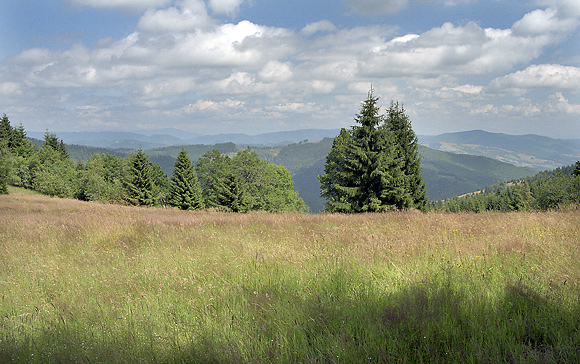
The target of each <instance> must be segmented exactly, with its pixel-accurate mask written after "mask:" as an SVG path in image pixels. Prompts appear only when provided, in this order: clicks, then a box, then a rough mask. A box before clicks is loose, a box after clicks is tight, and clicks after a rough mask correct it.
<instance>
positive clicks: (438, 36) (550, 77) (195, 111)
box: [0, 0, 580, 133]
mask: <svg viewBox="0 0 580 364" xmlns="http://www.w3.org/2000/svg"><path fill="white" fill-rule="evenodd" d="M70 1H71V3H74V4H75V5H80V6H88V7H95V8H117V9H123V10H131V11H140V12H141V15H140V18H139V20H138V22H137V26H136V28H135V29H134V31H133V32H132V33H130V34H128V35H126V36H125V37H123V38H121V39H111V38H105V39H102V40H100V41H99V42H97V43H96V44H95V45H94V46H91V47H89V46H87V45H84V44H77V45H75V46H73V47H71V48H69V49H66V50H53V49H49V48H43V47H38V48H33V49H28V50H25V51H23V52H21V53H20V54H18V55H15V56H13V57H10V58H9V59H7V60H6V61H5V63H4V64H3V65H2V67H3V68H2V72H1V73H0V95H1V96H2V98H3V101H4V102H5V104H10V105H12V110H11V111H12V112H16V113H18V114H19V115H22V118H23V119H24V118H25V117H27V116H29V117H32V116H33V115H34V112H33V111H32V106H29V105H28V104H29V100H30V99H34V100H35V102H36V103H38V104H39V105H36V106H35V107H36V108H37V109H40V110H43V112H44V113H45V115H46V118H45V119H44V120H46V121H48V122H50V123H53V124H52V125H54V126H55V128H58V127H67V128H68V126H65V125H67V124H66V123H71V122H72V121H73V120H75V121H78V120H81V121H82V120H85V121H87V120H89V119H90V120H93V121H95V125H110V123H114V124H115V125H123V123H126V122H128V120H139V123H138V124H137V125H140V126H141V127H155V126H161V125H162V123H163V122H164V118H171V121H172V122H173V123H174V125H175V126H177V127H183V128H190V129H195V130H196V131H199V132H215V131H217V130H222V129H223V128H227V129H228V130H231V129H232V128H234V129H235V130H236V131H242V132H243V131H247V130H248V128H251V130H252V131H255V132H261V131H270V130H272V129H273V128H278V129H297V128H300V127H305V126H306V127H322V128H335V127H340V126H345V125H348V124H349V123H351V122H352V115H354V113H355V112H356V111H357V110H358V105H359V102H360V101H361V98H364V96H366V90H368V88H369V87H370V84H371V83H373V85H374V88H375V89H376V90H377V91H378V92H379V93H381V94H382V95H383V97H384V99H386V100H385V102H388V101H389V100H390V99H391V98H396V99H398V100H399V101H401V102H404V103H405V105H406V108H407V109H408V110H412V111H410V112H411V114H412V115H411V117H412V119H414V120H416V122H417V123H419V125H420V131H423V132H425V133H429V132H430V131H431V130H435V129H434V128H433V127H432V125H434V123H437V125H439V126H440V127H443V128H444V127H445V126H448V127H449V128H451V127H452V126H451V125H452V124H451V122H452V121H454V122H456V118H458V117H460V116H463V117H465V115H475V116H477V118H476V119H473V120H474V122H476V121H477V122H481V120H483V119H482V118H483V117H484V116H486V115H487V116H489V117H490V118H492V119H493V120H497V119H498V118H500V117H502V116H505V117H508V116H510V115H511V116H513V115H514V114H515V113H517V112H520V113H521V115H524V116H534V117H536V116H537V117H541V116H542V115H545V114H546V113H552V116H554V115H556V116H558V115H563V117H564V116H565V115H569V114H574V115H576V114H577V113H578V106H577V105H576V104H578V103H580V102H579V101H577V100H578V97H579V95H578V94H579V93H580V82H579V81H580V68H578V67H575V66H570V65H563V64H558V63H551V62H538V63H536V62H537V61H538V59H539V58H541V57H542V56H543V55H544V54H545V52H546V49H548V48H550V47H554V45H556V44H559V43H561V42H565V41H567V40H569V39H570V36H571V34H574V32H575V31H577V29H578V27H579V19H580V5H578V2H576V1H571V0H570V1H562V2H549V3H546V4H545V7H544V8H541V9H536V10H533V11H530V12H528V13H526V14H524V15H523V16H522V17H521V18H520V19H519V20H517V21H515V22H514V23H513V25H512V26H511V27H509V28H504V29H499V28H491V27H485V26H484V25H482V24H480V23H479V22H475V21H468V22H464V23H461V24H454V23H451V22H448V23H444V24H441V25H440V26H437V27H433V28H431V29H427V30H425V31H423V32H420V33H417V34H416V33H408V34H401V33H400V29H399V28H398V27H396V26H390V25H369V26H359V27H343V26H339V25H335V24H333V23H332V22H330V21H328V20H320V21H316V22H313V23H309V24H306V25H305V26H304V27H301V28H300V29H291V28H284V27H276V26H265V25H260V24H256V23H254V22H252V21H250V20H240V21H236V22H229V21H224V20H220V18H219V17H218V16H219V15H226V16H233V15H235V14H237V13H238V12H239V11H240V7H241V6H242V5H243V1H242V0H209V1H207V2H205V1H202V0H181V1H175V2H171V1H168V0H146V1H132V0H119V1H112V0H110V1H106V0H104V1H96V0H70ZM346 4H347V5H348V6H349V7H350V8H351V9H352V10H353V11H356V12H357V13H359V14H366V11H365V10H364V9H368V10H369V12H371V10H372V13H373V14H376V13H386V12H394V11H400V10H401V9H403V8H404V7H406V6H408V5H409V1H407V0H391V1H375V0H356V1H355V0H346ZM447 5H450V3H449V4H447ZM538 90H539V91H540V93H538ZM506 95H507V99H506ZM523 97H526V98H525V99H524V98H523ZM570 99H571V100H572V101H570ZM8 111H10V110H8ZM89 111H90V112H89ZM53 115H54V116H53ZM273 118H274V119H275V122H272V120H273ZM313 120H314V121H315V122H314V121H313ZM81 124H82V125H83V126H86V125H87V124H88V121H87V122H81ZM454 125H455V128H458V127H461V126H460V125H459V126H458V125H457V124H454ZM49 127H50V125H49Z"/></svg>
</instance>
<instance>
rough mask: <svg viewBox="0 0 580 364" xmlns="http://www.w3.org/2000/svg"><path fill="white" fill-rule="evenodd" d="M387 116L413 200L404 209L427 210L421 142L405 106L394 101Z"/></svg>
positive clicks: (387, 125) (386, 119)
mask: <svg viewBox="0 0 580 364" xmlns="http://www.w3.org/2000/svg"><path fill="white" fill-rule="evenodd" d="M385 116H386V117H385V127H386V128H388V129H389V131H390V132H391V133H392V134H393V136H394V138H395V139H394V140H395V141H396V143H397V146H398V148H397V150H398V154H399V157H400V159H401V162H402V165H401V168H402V171H403V174H404V175H405V188H406V190H407V191H408V194H409V196H410V198H411V200H410V201H408V202H407V203H405V206H404V207H406V208H407V207H414V208H418V209H420V210H425V209H426V208H427V191H426V187H425V183H424V182H423V177H422V173H421V156H420V155H419V141H418V139H417V136H416V135H415V132H414V131H413V128H412V127H411V120H410V119H409V116H407V115H406V114H405V109H404V108H403V106H402V105H399V103H398V102H393V101H391V105H390V106H389V108H388V110H387V112H386V115H385Z"/></svg>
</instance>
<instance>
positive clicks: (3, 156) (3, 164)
mask: <svg viewBox="0 0 580 364" xmlns="http://www.w3.org/2000/svg"><path fill="white" fill-rule="evenodd" d="M11 159H12V155H11V154H10V150H9V149H8V143H7V142H6V140H4V139H3V138H0V195H2V194H6V193H8V178H9V176H10V172H11V164H12V163H11Z"/></svg>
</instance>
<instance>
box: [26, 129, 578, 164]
mask: <svg viewBox="0 0 580 364" xmlns="http://www.w3.org/2000/svg"><path fill="white" fill-rule="evenodd" d="M338 132H339V130H338V129H302V130H294V131H283V132H275V133H264V134H259V135H246V134H219V135H201V134H197V133H192V132H186V131H183V130H179V129H171V128H166V129H157V130H150V131H140V132H117V131H101V132H65V133H58V137H59V138H61V139H62V140H64V142H65V143H66V144H69V145H70V144H76V145H85V146H92V147H100V148H109V149H127V150H134V149H138V148H142V149H144V150H148V149H154V148H164V147H169V146H181V145H214V144H219V143H234V144H236V145H238V146H244V147H245V146H250V147H281V146H285V145H289V144H294V143H300V142H304V141H310V142H315V141H320V140H322V139H324V138H333V137H335V136H336V135H338ZM43 135H44V133H40V132H29V133H28V136H30V137H32V138H36V139H42V138H43ZM419 142H420V143H421V144H422V145H424V146H427V147H429V148H431V149H435V150H440V151H444V152H450V153H455V154H470V155H478V156H484V157H489V158H492V159H496V160H499V161H502V162H506V163H510V164H513V165H515V166H520V167H530V168H534V169H536V170H546V169H554V168H557V167H561V166H564V165H570V164H572V163H574V162H575V161H577V160H579V159H580V139H577V140H572V139H552V138H548V137H543V136H538V135H508V134H500V133H490V132H486V131H482V130H473V131H465V132H458V133H446V134H441V135H436V136H427V135H420V136H419Z"/></svg>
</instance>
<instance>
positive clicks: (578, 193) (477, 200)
mask: <svg viewBox="0 0 580 364" xmlns="http://www.w3.org/2000/svg"><path fill="white" fill-rule="evenodd" d="M573 204H576V205H577V204H580V161H578V162H576V164H574V165H570V166H567V167H562V168H557V169H555V170H553V171H544V172H540V173H538V174H537V175H535V176H533V177H529V178H526V179H522V180H518V181H511V182H501V181H500V182H496V183H494V184H493V185H491V186H489V187H486V188H485V189H484V190H483V191H480V192H479V193H474V194H470V195H467V196H462V197H456V198H452V199H448V200H439V201H433V202H431V204H430V205H431V206H430V207H431V209H434V210H440V211H448V212H459V211H473V212H484V211H530V210H550V209H557V208H560V207H565V206H568V205H573Z"/></svg>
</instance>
